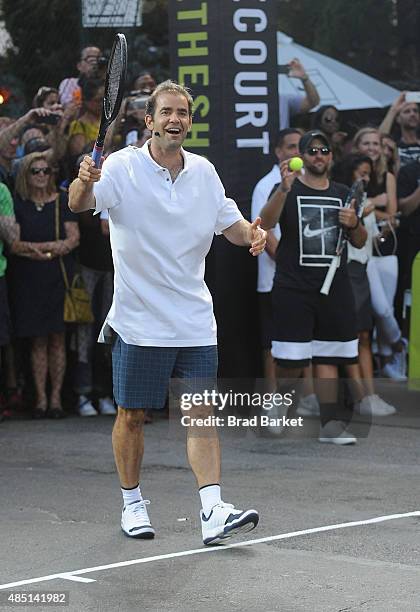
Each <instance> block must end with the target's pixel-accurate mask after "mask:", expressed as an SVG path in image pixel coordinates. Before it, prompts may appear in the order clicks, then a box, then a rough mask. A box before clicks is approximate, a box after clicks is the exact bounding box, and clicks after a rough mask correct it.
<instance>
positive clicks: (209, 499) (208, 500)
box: [198, 484, 222, 516]
mask: <svg viewBox="0 0 420 612" xmlns="http://www.w3.org/2000/svg"><path fill="white" fill-rule="evenodd" d="M198 492H199V493H200V499H201V507H202V508H203V512H204V514H205V515H206V516H208V515H209V514H210V512H211V510H212V508H213V506H215V505H216V504H219V503H220V502H221V501H222V498H221V494H220V485H218V484H212V485H206V486H204V487H201V489H199V491H198Z"/></svg>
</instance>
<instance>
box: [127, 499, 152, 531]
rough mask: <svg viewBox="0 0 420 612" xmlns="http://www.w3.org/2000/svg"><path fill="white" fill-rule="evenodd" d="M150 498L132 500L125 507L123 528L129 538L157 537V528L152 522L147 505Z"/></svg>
mask: <svg viewBox="0 0 420 612" xmlns="http://www.w3.org/2000/svg"><path fill="white" fill-rule="evenodd" d="M148 504H150V501H149V500H148V499H143V500H141V501H136V502H132V503H131V504H128V505H127V506H125V507H124V508H123V511H122V515H121V529H122V530H123V532H124V533H125V535H126V536H128V537H129V538H139V539H140V538H141V539H142V540H151V539H152V538H154V537H155V530H154V529H153V527H152V525H151V524H150V519H149V515H148V514H147V508H146V505H148Z"/></svg>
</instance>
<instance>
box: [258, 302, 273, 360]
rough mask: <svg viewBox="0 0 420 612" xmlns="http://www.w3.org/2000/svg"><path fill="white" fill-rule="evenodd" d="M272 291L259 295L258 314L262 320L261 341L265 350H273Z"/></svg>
mask: <svg viewBox="0 0 420 612" xmlns="http://www.w3.org/2000/svg"><path fill="white" fill-rule="evenodd" d="M272 312H273V310H272V307H271V291H267V292H265V293H258V314H259V319H260V341H261V347H262V348H263V349H265V350H269V349H271V338H272V335H273V331H272V326H273V325H272Z"/></svg>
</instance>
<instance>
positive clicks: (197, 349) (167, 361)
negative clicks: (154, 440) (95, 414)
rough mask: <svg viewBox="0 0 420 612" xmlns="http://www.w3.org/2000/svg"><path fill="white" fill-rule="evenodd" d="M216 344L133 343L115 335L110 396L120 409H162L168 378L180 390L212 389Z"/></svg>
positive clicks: (214, 380)
mask: <svg viewBox="0 0 420 612" xmlns="http://www.w3.org/2000/svg"><path fill="white" fill-rule="evenodd" d="M217 364H218V360H217V346H216V345H211V346H170V347H164V346H136V345H133V344H126V343H125V342H124V341H123V340H122V339H121V338H120V337H119V336H118V335H117V336H116V338H115V341H114V344H113V347H112V378H113V385H114V399H115V401H116V403H117V405H118V406H121V407H122V408H137V409H143V410H151V409H153V410H162V408H164V406H165V402H166V398H167V395H168V389H169V381H170V379H171V378H172V379H176V383H179V382H181V381H182V383H183V384H182V389H179V388H178V392H177V395H178V394H179V393H180V392H185V391H189V392H191V391H193V392H198V393H199V392H201V391H203V390H204V389H208V388H210V389H211V388H215V387H216V380H217Z"/></svg>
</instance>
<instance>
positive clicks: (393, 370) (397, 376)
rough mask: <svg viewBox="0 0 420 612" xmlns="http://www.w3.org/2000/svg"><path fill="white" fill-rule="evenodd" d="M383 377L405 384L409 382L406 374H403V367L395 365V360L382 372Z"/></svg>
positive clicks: (385, 366) (386, 365)
mask: <svg viewBox="0 0 420 612" xmlns="http://www.w3.org/2000/svg"><path fill="white" fill-rule="evenodd" d="M381 375H382V376H383V377H384V378H391V379H392V380H396V381H400V382H404V381H406V380H407V376H405V374H404V375H403V374H401V366H400V365H399V364H397V363H395V361H394V358H393V360H392V361H390V362H389V363H386V364H385V365H384V367H383V368H382V370H381Z"/></svg>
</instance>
